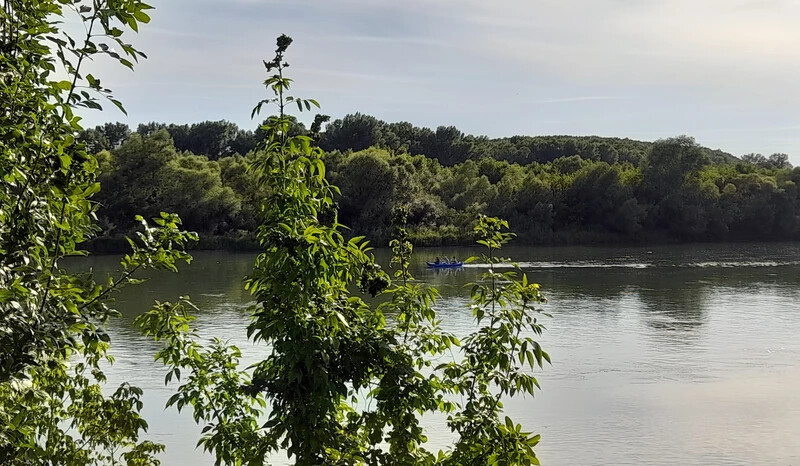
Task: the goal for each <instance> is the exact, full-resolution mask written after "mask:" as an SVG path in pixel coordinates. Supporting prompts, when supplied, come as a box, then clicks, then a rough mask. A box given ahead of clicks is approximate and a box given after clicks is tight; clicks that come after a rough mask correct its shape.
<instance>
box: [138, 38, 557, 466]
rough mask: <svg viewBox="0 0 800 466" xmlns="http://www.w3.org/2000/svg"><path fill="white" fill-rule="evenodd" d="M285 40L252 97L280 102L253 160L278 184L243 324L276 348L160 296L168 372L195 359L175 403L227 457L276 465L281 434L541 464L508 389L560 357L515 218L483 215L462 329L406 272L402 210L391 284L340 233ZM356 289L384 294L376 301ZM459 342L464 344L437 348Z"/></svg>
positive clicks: (518, 389) (380, 449) (310, 450)
mask: <svg viewBox="0 0 800 466" xmlns="http://www.w3.org/2000/svg"><path fill="white" fill-rule="evenodd" d="M289 44H291V39H290V38H289V37H287V36H281V37H279V38H278V41H277V45H278V47H277V50H276V55H275V58H274V59H273V60H271V61H269V62H266V63H265V65H266V67H267V70H268V72H271V73H272V74H271V76H270V77H269V78H268V79H267V80H266V83H265V84H266V86H267V87H268V89H270V90H271V91H272V93H273V94H274V97H270V98H268V99H265V100H264V101H262V103H261V104H259V106H258V107H257V108H256V110H259V109H260V107H261V106H262V105H264V104H266V103H274V104H277V106H278V108H279V113H278V115H277V116H274V117H271V118H270V119H268V121H267V123H266V124H265V125H264V126H265V127H264V130H265V132H266V133H267V134H268V135H269V137H268V139H266V140H265V141H264V144H263V145H262V146H261V147H260V148H259V149H260V153H259V155H258V157H257V158H255V160H254V161H253V164H252V166H251V169H252V170H253V171H254V172H255V173H256V174H258V176H259V181H260V182H261V183H263V184H264V185H265V186H266V187H268V194H267V197H266V198H265V199H264V203H263V206H262V212H263V216H264V219H263V223H262V225H261V226H260V227H259V230H258V239H259V241H260V242H261V245H262V247H263V251H262V252H261V254H259V256H258V258H257V259H256V263H255V267H254V270H253V273H252V274H251V275H250V276H249V277H248V278H247V279H246V282H245V283H246V287H247V289H249V290H250V292H251V293H252V294H253V297H254V298H255V300H256V304H255V305H254V306H253V307H251V308H250V312H251V313H252V317H253V320H252V323H251V324H250V325H249V327H248V329H247V333H248V336H249V337H250V338H251V339H252V340H253V341H255V342H258V343H264V344H265V345H266V347H267V348H269V349H268V355H267V357H266V358H265V359H263V360H262V361H259V362H257V363H256V364H254V365H253V366H252V371H249V370H243V369H241V368H240V367H239V359H240V353H239V351H238V349H236V348H234V347H229V346H227V345H225V344H224V343H223V342H221V341H218V340H217V341H214V342H213V343H212V344H211V345H210V346H208V347H203V346H201V345H199V344H198V343H196V341H195V340H196V335H195V334H194V333H193V332H192V331H191V330H190V329H191V317H190V316H189V314H188V309H187V307H186V305H185V304H184V303H182V302H178V303H176V304H169V303H162V304H159V305H158V306H156V308H155V309H153V310H152V311H151V312H148V313H147V314H145V315H143V316H141V317H140V318H138V319H137V322H138V323H139V325H140V326H141V328H142V329H143V330H144V331H145V332H146V333H149V334H152V335H153V336H155V337H156V338H157V339H159V340H163V341H164V342H165V343H166V344H165V346H164V349H163V350H162V351H160V352H159V353H158V354H157V359H158V360H161V361H163V362H164V363H165V364H166V365H167V366H168V367H169V372H168V375H167V380H170V379H172V378H175V377H177V378H180V377H181V374H188V375H186V376H185V378H184V379H182V385H180V386H179V387H178V392H177V393H176V394H175V395H174V396H173V397H172V398H171V399H170V401H169V404H170V405H173V404H174V405H176V406H177V407H178V409H182V408H183V407H189V408H190V409H192V410H193V414H194V418H195V420H196V421H197V422H198V423H201V424H203V426H204V427H203V435H202V437H201V439H200V442H199V443H200V444H201V445H203V447H204V448H205V449H206V450H209V451H211V452H213V453H214V454H215V456H216V460H217V463H218V464H223V463H224V464H264V463H265V462H266V461H267V460H268V457H269V455H270V454H272V453H274V452H276V451H278V450H279V449H283V450H285V451H286V452H287V453H288V454H289V456H290V458H292V460H293V461H294V462H295V463H296V464H303V465H312V464H313V465H318V464H341V465H350V464H386V465H394V464H444V465H463V464H520V465H529V464H538V460H537V458H536V455H535V453H534V450H533V448H534V447H535V446H536V444H537V443H538V441H539V436H538V435H533V434H531V433H528V432H524V431H523V430H522V427H521V426H520V425H517V424H515V423H514V422H513V421H512V420H511V419H510V418H509V417H505V418H503V416H502V400H503V399H504V398H506V397H509V396H514V395H516V394H519V393H527V394H531V393H533V392H534V390H535V388H536V387H537V386H538V382H537V380H536V379H535V378H534V377H533V376H531V375H530V374H529V373H528V372H527V371H528V370H530V369H532V368H533V367H534V366H542V364H543V361H549V356H548V355H547V353H546V352H544V351H543V350H542V348H541V347H540V346H539V344H538V343H537V342H536V341H535V340H534V338H533V337H534V336H536V335H539V334H540V333H541V331H542V327H541V325H540V324H539V323H538V321H537V317H536V313H537V312H538V311H537V309H536V308H535V307H534V306H535V305H537V304H539V303H541V302H543V301H544V298H543V297H542V295H541V294H540V291H539V286H538V285H536V284H532V283H528V281H527V278H526V277H525V276H522V277H521V278H519V277H518V276H517V273H516V272H514V271H504V272H500V271H499V270H498V268H496V267H497V265H498V264H499V263H500V262H502V261H501V260H500V259H499V258H498V250H499V249H500V248H501V247H502V246H503V245H504V244H505V243H507V242H508V241H509V240H510V239H511V236H512V235H511V234H509V233H507V232H506V231H505V229H506V228H507V223H505V222H503V221H500V220H497V219H493V218H487V217H481V218H480V220H479V222H478V225H477V227H476V228H475V232H476V234H477V235H478V237H479V241H478V243H479V244H481V245H483V246H485V247H486V250H487V252H486V254H484V255H483V256H482V260H483V261H484V262H486V263H487V264H488V271H487V272H486V273H485V274H483V275H482V277H481V281H480V282H479V283H476V284H474V286H473V288H472V302H471V308H472V309H473V312H474V314H475V320H476V327H477V329H476V330H475V331H474V332H472V333H471V334H469V335H467V336H466V338H465V339H464V343H463V344H461V342H460V341H459V340H458V338H456V337H455V336H453V335H450V334H448V333H446V332H443V331H441V329H440V328H439V325H440V322H439V320H438V319H437V317H436V312H435V311H434V308H433V306H434V302H435V299H436V296H437V292H436V290H434V289H432V288H428V287H426V286H423V285H421V284H419V283H418V282H415V281H414V280H413V277H412V276H411V274H410V272H409V266H410V262H409V258H410V255H411V253H412V246H411V244H410V242H409V241H408V240H407V235H406V231H405V227H404V223H405V222H404V217H405V215H404V212H403V211H402V210H395V215H394V219H395V222H394V225H395V227H396V230H395V235H394V236H395V239H394V240H393V241H392V242H391V247H392V251H393V259H392V266H393V267H394V268H395V272H394V283H392V282H391V281H390V278H389V277H388V276H387V274H386V273H384V272H383V271H382V270H381V269H380V267H378V266H377V265H376V264H375V262H374V258H373V257H372V255H371V254H370V253H369V251H370V249H369V247H368V246H367V243H366V242H365V241H364V239H363V237H356V238H352V239H349V240H348V239H345V237H344V236H343V235H342V233H341V231H340V230H341V227H342V226H341V225H340V224H339V223H338V220H337V215H336V207H335V202H334V197H333V196H334V193H335V191H336V188H335V187H334V186H331V185H330V184H329V183H328V182H327V180H326V178H325V164H324V162H323V160H322V157H323V153H322V151H321V150H320V149H318V148H316V147H314V146H312V145H311V142H312V140H311V138H309V137H307V136H290V135H289V128H290V127H291V119H289V118H287V117H286V116H285V113H284V111H285V107H286V105H287V104H288V103H295V102H299V104H298V106H299V107H300V108H301V109H303V108H305V109H310V107H311V106H312V105H316V102H314V101H312V100H305V99H298V98H295V97H294V96H288V95H287V94H288V91H289V89H290V84H291V80H290V79H289V78H287V77H286V76H284V74H283V72H284V70H285V68H286V67H287V66H288V65H287V64H286V61H285V57H284V54H285V52H286V49H287V47H288V46H289ZM365 156H366V155H365ZM356 288H357V289H359V290H360V291H362V292H363V293H369V294H371V295H373V296H375V295H377V294H379V293H383V294H384V297H385V298H386V299H385V300H384V301H383V303H382V304H379V305H378V306H377V307H372V306H370V305H369V304H368V303H367V302H365V301H364V300H363V299H362V298H361V297H359V296H358V295H354V294H352V290H354V289H356ZM387 316H393V317H392V320H391V321H389V320H388V319H387ZM458 347H460V349H461V354H462V355H463V357H462V358H459V359H455V360H451V361H450V362H445V363H441V361H442V360H443V358H446V357H447V356H451V358H452V354H453V353H452V352H451V349H453V350H454V349H457V348H458ZM434 363H436V364H434ZM187 369H188V370H187ZM459 398H460V399H462V401H451V400H457V399H459ZM426 413H443V414H444V415H446V417H447V423H448V426H449V428H450V429H451V430H452V432H453V433H454V434H455V436H456V437H457V441H456V443H455V446H454V448H453V449H452V450H451V451H447V452H444V451H442V452H438V453H434V452H432V451H429V450H428V449H426V447H425V443H426V437H425V435H424V429H423V428H422V427H421V416H422V415H424V414H426Z"/></svg>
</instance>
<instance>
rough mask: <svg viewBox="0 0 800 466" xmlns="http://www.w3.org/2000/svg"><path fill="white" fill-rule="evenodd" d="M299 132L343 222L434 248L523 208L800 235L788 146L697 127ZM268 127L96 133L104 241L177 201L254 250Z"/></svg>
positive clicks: (633, 234) (370, 120)
mask: <svg viewBox="0 0 800 466" xmlns="http://www.w3.org/2000/svg"><path fill="white" fill-rule="evenodd" d="M326 123H327V125H326ZM323 126H326V127H325V128H324V131H323ZM290 134H293V135H297V134H302V135H307V136H310V137H312V138H313V139H314V140H315V141H317V142H318V143H319V145H320V147H321V148H322V149H324V150H325V152H326V163H327V165H328V171H329V177H330V179H331V181H332V182H333V184H334V185H337V186H339V187H340V189H341V195H340V197H339V198H338V200H337V201H338V203H339V207H340V213H339V215H340V221H341V222H342V223H343V224H345V225H348V226H350V227H351V229H352V232H353V233H354V234H364V235H368V236H369V237H371V238H374V239H376V240H377V241H378V242H385V241H386V240H387V239H388V236H389V234H390V230H391V228H390V219H391V213H392V211H393V209H394V208H395V207H404V208H406V210H407V211H408V213H409V223H410V232H411V237H412V238H413V239H414V240H415V242H416V243H417V244H420V245H435V244H460V243H467V242H470V241H471V239H472V238H471V236H470V235H471V234H470V233H469V232H470V231H471V223H472V222H473V221H474V219H475V218H476V216H477V215H478V214H486V215H492V216H495V215H496V216H500V217H503V218H507V219H508V220H509V222H510V224H511V226H512V227H513V228H514V230H515V231H516V232H517V233H518V235H519V237H520V238H521V239H522V240H523V241H525V242H527V243H531V244H577V243H584V244H586V243H601V242H665V241H731V240H789V239H796V238H798V237H800V217H799V215H800V193H798V190H797V183H798V182H800V168H798V169H795V170H793V169H792V167H791V165H790V164H789V162H788V156H786V155H785V154H773V155H770V156H768V157H766V156H763V155H760V154H747V155H744V156H742V157H740V158H737V157H734V156H732V155H731V154H728V153H725V152H722V151H719V150H711V149H708V148H705V147H702V146H699V145H698V144H696V143H695V142H694V140H693V139H692V138H689V137H685V136H681V137H676V138H670V139H665V140H660V141H656V142H643V141H635V140H631V139H619V138H602V137H594V136H590V137H575V136H537V137H530V136H514V137H508V138H498V139H490V138H488V137H484V136H471V135H465V134H464V133H462V132H461V131H459V130H458V129H456V128H455V127H439V128H437V129H436V130H431V129H428V128H419V127H416V126H413V125H412V124H410V123H404V122H403V123H386V122H383V121H381V120H378V119H377V118H374V117H372V116H368V115H363V114H354V115H348V116H346V117H344V118H342V119H339V120H335V121H332V122H329V118H328V117H327V116H324V115H318V116H317V117H316V118H315V120H314V122H313V124H312V125H311V127H310V128H306V127H305V126H304V125H303V124H302V123H299V122H297V121H296V120H294V121H293V123H292V127H291V129H290ZM265 137H266V136H265V135H264V134H263V132H261V131H260V130H256V131H247V130H242V129H240V128H239V127H237V125H235V124H233V123H230V122H226V121H206V122H201V123H197V124H192V125H175V124H163V123H148V124H142V125H139V127H138V128H137V129H136V130H135V131H132V130H131V129H130V128H129V127H128V126H127V125H125V124H122V123H108V124H105V125H103V126H98V127H96V128H94V129H88V130H85V131H84V132H83V133H82V135H81V139H82V140H83V141H84V142H86V143H87V147H88V148H89V150H90V151H91V152H94V153H97V154H98V160H99V161H100V169H101V173H102V175H101V182H102V186H103V189H102V191H101V192H100V193H99V194H98V197H97V198H96V199H97V200H98V202H99V203H100V206H101V207H100V210H99V216H100V220H101V225H102V226H103V229H104V232H103V235H102V238H101V239H100V241H99V242H98V243H97V244H98V247H103V246H102V243H103V240H105V241H109V244H110V245H113V244H114V239H115V238H119V237H121V235H123V234H125V233H128V232H129V231H130V229H131V228H133V227H134V226H135V223H134V215H135V213H142V214H144V215H145V217H148V216H153V215H157V214H158V212H159V211H161V210H166V211H174V212H177V213H178V214H180V216H181V218H182V219H183V220H184V222H185V225H186V226H187V227H188V228H190V229H192V230H195V231H198V232H200V233H201V234H202V235H201V236H205V237H206V240H205V243H204V244H205V246H206V247H247V245H248V244H250V242H251V240H252V238H253V237H254V236H253V233H254V231H255V229H256V226H257V225H258V224H259V222H260V216H259V215H260V214H259V209H260V207H259V206H260V200H261V199H263V198H264V196H265V194H266V193H265V192H263V189H262V188H260V187H259V184H258V183H257V181H256V179H255V178H254V177H253V176H252V174H250V173H249V172H248V169H247V167H248V160H249V159H251V158H252V157H253V156H254V154H253V148H254V147H255V146H256V144H258V143H259V142H260V141H262V140H263V139H264V138H265ZM106 247H110V246H106Z"/></svg>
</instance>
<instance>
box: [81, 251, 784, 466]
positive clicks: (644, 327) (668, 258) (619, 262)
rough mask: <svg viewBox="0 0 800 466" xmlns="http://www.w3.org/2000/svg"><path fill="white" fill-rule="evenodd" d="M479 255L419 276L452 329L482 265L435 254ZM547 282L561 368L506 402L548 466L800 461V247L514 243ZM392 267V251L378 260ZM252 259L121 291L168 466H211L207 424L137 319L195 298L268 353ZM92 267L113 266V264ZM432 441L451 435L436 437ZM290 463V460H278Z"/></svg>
mask: <svg viewBox="0 0 800 466" xmlns="http://www.w3.org/2000/svg"><path fill="white" fill-rule="evenodd" d="M471 252H473V251H469V250H466V249H419V250H418V251H417V254H416V258H415V267H414V274H415V275H416V277H417V278H418V279H419V280H422V281H424V282H427V283H429V284H431V285H434V286H436V287H438V288H439V290H440V292H441V294H442V297H441V299H440V301H439V302H438V305H437V310H438V312H439V314H440V316H441V317H442V319H443V320H444V325H445V327H446V329H447V330H450V331H452V332H454V333H456V334H459V335H463V334H465V333H467V332H468V331H470V330H471V329H472V328H473V321H472V316H471V313H470V311H469V309H468V308H467V298H468V290H467V289H465V288H464V286H463V285H464V284H465V283H467V282H469V281H472V280H474V279H475V278H476V276H477V274H479V273H480V272H481V268H480V266H468V267H465V268H464V269H462V270H447V271H445V270H441V271H436V270H427V269H426V268H425V266H424V260H425V259H431V258H432V257H435V256H437V255H445V254H446V255H448V256H453V255H457V256H458V257H459V258H464V257H466V256H467V255H469V254H470V253H471ZM505 255H510V256H511V257H513V258H514V259H515V260H517V261H519V265H520V266H521V267H522V269H524V270H525V271H526V272H527V273H528V276H529V279H531V280H532V281H535V282H538V283H540V284H541V285H542V288H543V290H544V292H545V293H546V295H547V297H548V299H549V303H548V304H546V305H545V306H544V308H545V309H546V311H547V312H549V313H550V314H552V318H545V324H546V326H547V330H546V332H545V335H544V337H543V338H542V339H541V341H542V344H543V346H544V347H545V349H546V350H547V351H548V352H549V353H550V355H551V356H552V359H553V364H552V365H551V366H545V368H544V369H543V370H537V371H536V375H537V377H538V379H539V382H540V383H541V385H542V391H541V392H537V394H536V397H535V398H530V397H528V398H526V399H522V398H520V399H516V400H513V401H511V402H508V403H506V408H507V410H508V412H509V414H510V415H511V416H512V417H513V418H514V419H515V420H516V421H517V422H521V423H522V424H523V425H524V426H525V427H526V428H527V429H528V430H533V431H535V432H538V433H540V434H541V435H542V441H541V443H540V446H539V447H538V448H537V453H538V455H539V457H540V459H541V461H542V464H544V465H596V464H608V465H622V464H631V465H643V464H648V465H649V464H652V465H656V464H658V465H660V464H693V465H694V464H696V465H728V464H730V465H739V464H742V465H753V464H763V465H800V336H799V335H800V244H732V245H689V246H660V247H651V248H640V247H635V248H620V247H602V248H585V247H580V248H578V247H570V248H508V249H507V250H505ZM377 256H378V259H379V261H380V262H383V263H385V262H386V260H387V259H388V257H386V253H385V252H384V251H378V253H377ZM253 259H254V255H253V254H245V253H230V252H197V253H195V261H194V262H193V263H192V264H191V265H190V266H184V267H182V270H181V272H180V273H178V274H166V273H164V274H157V275H156V276H155V277H153V279H151V280H150V281H149V282H147V283H145V284H143V285H140V286H138V287H134V288H130V289H128V290H125V291H124V292H123V293H121V294H120V295H119V297H118V305H119V308H120V310H121V311H122V312H123V314H124V315H123V317H122V318H121V319H117V320H114V321H112V323H111V324H110V333H111V335H112V344H113V346H112V350H113V353H114V355H115V356H116V363H115V364H114V366H113V367H112V368H111V369H110V371H109V376H110V377H109V379H110V382H111V383H112V384H116V383H119V382H121V381H123V380H129V381H131V382H132V383H134V384H135V385H138V386H140V387H142V388H143V389H144V390H145V409H144V415H145V417H146V419H147V420H148V421H149V423H150V430H149V433H148V437H149V438H151V439H153V440H155V441H158V442H161V443H164V444H166V446H167V450H166V453H165V454H164V455H163V461H164V464H165V465H177V466H181V465H192V466H201V465H206V464H209V465H210V464H213V461H212V459H211V458H210V457H209V456H207V455H205V454H203V453H202V452H201V451H200V450H197V449H195V443H196V441H197V439H198V438H199V430H200V428H199V427H197V426H196V425H195V424H194V422H193V421H192V419H191V416H190V414H189V413H188V412H184V413H182V414H179V413H177V412H176V411H175V410H174V409H168V410H164V409H163V406H164V402H165V401H166V399H167V398H168V397H169V396H170V395H171V394H172V393H173V390H174V386H173V387H165V385H164V373H165V370H164V368H163V366H161V365H159V364H156V363H154V362H153V357H152V355H153V354H154V353H155V352H156V351H157V349H158V345H157V344H155V343H153V342H151V341H149V340H148V339H146V338H144V337H142V336H141V335H139V333H138V332H137V331H136V330H135V329H134V328H133V326H132V321H133V318H134V317H135V316H136V315H137V314H138V313H140V312H143V311H145V310H146V309H148V306H149V305H150V304H151V303H152V302H153V300H154V299H160V300H174V299H175V298H176V297H178V296H180V295H189V296H190V297H191V298H192V300H193V301H194V302H195V303H196V304H197V305H198V307H199V308H200V311H199V313H198V320H197V327H198V329H199V331H200V332H201V334H202V335H203V336H205V337H211V336H216V337H220V338H223V339H229V340H231V341H232V342H234V343H237V344H238V345H240V347H241V348H242V350H243V352H244V353H245V359H246V360H247V361H248V362H249V361H253V360H255V358H258V357H260V356H263V355H264V353H265V350H264V349H263V347H255V346H253V345H250V344H249V343H247V341H246V339H245V336H244V335H245V326H246V325H247V323H248V322H249V316H248V315H247V314H246V313H245V312H244V308H245V307H246V305H247V304H248V302H250V297H249V295H248V293H247V292H245V291H244V290H243V288H242V282H241V280H242V277H243V276H244V275H246V274H247V273H248V271H249V270H250V268H251V266H252V263H253ZM80 264H81V268H83V267H84V266H91V267H93V268H94V270H95V271H96V272H98V273H106V272H109V271H113V270H115V269H116V268H117V267H118V266H117V260H116V259H115V258H114V257H111V256H103V257H94V258H88V259H81V262H80ZM430 430H431V431H430V432H429V437H430V440H431V442H432V443H433V446H434V447H438V448H446V447H447V443H448V442H449V436H448V435H447V434H446V433H445V432H443V431H442V429H440V428H439V427H435V428H432V429H430ZM277 463H278V464H280V460H278V461H277Z"/></svg>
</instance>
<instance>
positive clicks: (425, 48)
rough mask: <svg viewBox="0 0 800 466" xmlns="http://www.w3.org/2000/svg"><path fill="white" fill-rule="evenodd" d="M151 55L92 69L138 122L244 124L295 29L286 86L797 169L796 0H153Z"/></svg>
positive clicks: (389, 109) (432, 117) (462, 123)
mask: <svg viewBox="0 0 800 466" xmlns="http://www.w3.org/2000/svg"><path fill="white" fill-rule="evenodd" d="M149 3H151V4H153V6H155V7H156V10H155V11H153V12H152V14H151V16H152V18H153V19H152V22H151V23H150V24H149V25H146V26H144V27H143V28H142V29H141V32H140V34H139V35H138V37H134V36H132V37H131V38H130V39H131V41H132V42H134V43H135V44H136V45H137V46H138V47H139V48H140V49H141V50H143V51H145V52H146V53H147V54H148V56H149V57H150V58H149V60H146V61H144V62H142V63H141V64H140V65H139V66H138V67H137V71H136V72H135V73H130V72H128V71H127V70H125V69H119V68H118V67H111V66H108V65H107V64H104V63H99V64H97V66H100V67H102V68H103V69H102V70H100V75H101V76H104V78H105V79H104V80H103V82H104V84H106V85H108V86H109V87H111V88H112V89H114V90H115V93H116V95H117V97H119V98H121V100H123V102H124V103H125V105H126V107H127V109H128V113H129V117H128V118H125V116H124V115H122V114H120V113H118V112H116V110H112V109H109V110H107V111H106V112H103V113H96V112H95V113H92V114H87V115H86V117H87V118H86V121H85V123H86V124H87V125H93V124H97V123H101V122H103V121H108V120H120V121H126V122H128V123H129V124H130V125H131V126H134V127H135V126H136V125H137V124H138V123H140V122H144V121H151V120H156V121H166V122H177V123H190V122H195V121H200V120H209V119H210V120H218V119H227V120H231V121H234V122H236V123H238V124H239V125H240V126H242V127H245V128H252V127H254V123H253V122H251V121H250V119H249V116H250V110H251V109H252V107H253V105H254V103H255V102H257V101H258V100H259V99H261V98H263V97H264V95H265V94H264V89H263V88H262V87H261V85H260V83H261V82H262V81H263V79H264V76H265V74H264V68H263V65H262V64H261V60H262V59H263V58H269V57H270V56H271V54H272V51H273V49H274V44H275V37H276V36H278V35H279V34H281V33H286V34H288V35H290V36H292V37H293V38H294V40H295V42H294V44H293V45H292V47H291V48H290V52H289V55H288V60H289V62H290V63H291V64H292V67H291V69H290V74H291V75H292V77H293V78H294V79H295V80H296V89H295V91H296V92H295V93H296V94H297V95H299V96H301V97H313V98H316V99H317V100H319V101H320V103H321V104H322V112H323V113H326V114H329V115H331V116H332V117H333V118H339V117H342V116H344V115H345V114H347V113H354V112H357V111H360V112H363V113H368V114H372V115H375V116H377V117H379V118H381V119H384V120H387V121H400V120H405V121H410V122H412V123H414V124H416V125H421V126H432V127H435V126H438V125H455V126H457V127H459V128H460V129H462V130H463V131H465V132H468V133H473V134H487V135H489V136H492V137H498V136H511V135H514V134H528V135H542V134H575V135H590V134H596V135H602V136H619V137H631V138H635V139H644V140H653V139H657V138H661V137H669V136H674V135H678V134H688V135H691V136H694V137H696V138H697V140H698V142H700V143H701V144H703V145H707V146H710V147H713V148H721V149H723V150H726V151H729V152H731V153H733V154H735V155H741V154H743V153H747V152H761V153H764V154H770V153H773V152H786V153H789V154H790V157H791V160H792V162H793V163H795V164H800V137H798V135H799V134H800V85H798V83H800V2H797V1H792V0H785V1H783V0H492V1H486V0H396V1H388V0H314V1H312V0H307V1H304V0H151V1H150V2H149Z"/></svg>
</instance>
